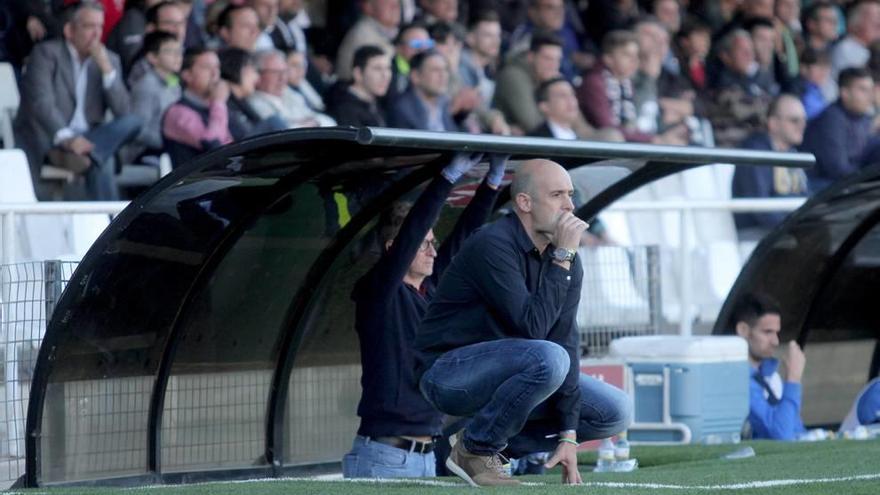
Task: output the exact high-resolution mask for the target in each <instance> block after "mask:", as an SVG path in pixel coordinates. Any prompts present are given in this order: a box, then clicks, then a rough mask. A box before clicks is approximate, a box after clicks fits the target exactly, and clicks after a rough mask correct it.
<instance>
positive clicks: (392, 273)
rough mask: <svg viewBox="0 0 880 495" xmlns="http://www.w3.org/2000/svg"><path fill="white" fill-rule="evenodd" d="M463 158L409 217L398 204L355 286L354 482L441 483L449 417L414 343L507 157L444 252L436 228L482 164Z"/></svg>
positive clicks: (350, 467) (488, 206) (349, 458)
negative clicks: (429, 390) (419, 370)
mask: <svg viewBox="0 0 880 495" xmlns="http://www.w3.org/2000/svg"><path fill="white" fill-rule="evenodd" d="M480 159H481V157H480V156H470V155H467V154H458V155H456V156H455V158H454V159H453V160H452V162H451V163H450V164H449V165H448V166H447V167H446V168H444V169H443V171H442V173H441V174H440V175H439V176H438V177H437V178H436V179H434V180H433V181H432V182H431V183H430V184H429V185H428V187H427V188H426V189H425V190H424V192H422V194H421V196H420V197H419V199H418V201H416V203H415V204H414V205H413V206H412V208H411V209H409V210H408V212H407V208H406V207H405V206H404V205H401V204H397V205H395V207H394V208H392V210H391V211H390V212H389V214H387V215H386V217H385V218H384V219H383V220H382V222H381V224H380V233H379V234H380V238H381V239H380V240H381V242H382V247H383V248H384V252H383V253H382V256H381V258H380V259H379V261H378V262H377V263H376V264H375V265H374V266H373V267H372V268H371V269H370V271H369V272H367V273H366V274H365V275H364V276H363V277H361V278H360V279H359V280H358V281H357V283H356V284H355V288H354V291H353V293H352V298H353V299H354V301H355V303H356V309H355V311H356V313H355V327H356V330H357V333H358V338H359V341H360V350H361V367H362V369H363V374H362V376H361V386H362V388H363V394H362V396H361V401H360V404H359V405H358V416H360V418H361V424H360V427H359V428H358V432H357V436H356V437H355V440H354V444H353V446H352V450H351V452H349V453H348V454H346V455H345V457H344V458H343V461H342V468H343V476H344V477H346V478H400V477H426V476H434V475H435V473H436V470H435V462H436V460H435V454H434V449H435V442H434V438H435V437H438V436H439V435H440V433H441V432H440V423H441V416H442V415H441V414H440V413H439V412H437V411H436V410H435V409H434V407H432V406H431V404H429V403H428V402H427V401H426V400H425V398H424V397H422V394H421V392H420V391H419V387H418V380H416V377H415V363H414V352H413V339H414V338H415V333H416V328H417V327H418V325H419V322H420V321H421V319H422V317H423V316H424V314H425V310H426V308H427V307H428V303H429V301H431V299H432V297H433V295H434V288H435V287H436V286H437V281H438V280H439V278H440V275H441V274H442V273H443V270H444V269H445V268H446V266H447V265H449V263H450V260H451V259H452V257H453V256H454V255H455V253H456V252H457V251H458V249H459V247H460V246H461V245H462V243H463V242H464V239H465V238H466V237H467V236H468V235H469V234H470V233H471V232H473V231H474V230H475V229H477V228H478V227H479V226H481V225H482V224H483V223H484V222H485V221H486V219H487V218H488V216H489V214H490V213H491V211H492V207H493V205H494V203H495V199H496V198H497V196H498V187H499V186H500V185H501V181H502V179H503V177H504V167H505V160H506V157H504V156H494V155H493V156H492V157H491V160H490V167H489V173H488V174H487V175H486V178H485V180H484V181H483V183H482V184H481V185H480V186H479V187H478V188H477V192H476V194H475V195H474V197H473V199H472V200H471V202H470V204H469V205H468V207H467V208H466V209H465V211H464V212H463V213H462V215H461V217H460V218H459V220H458V222H457V224H456V226H455V228H454V229H453V231H452V233H451V234H450V235H449V236H448V238H447V239H446V241H445V242H444V243H443V245H442V246H441V247H440V249H439V250H438V249H437V241H436V239H435V237H434V232H433V230H432V226H433V225H434V223H435V222H436V221H437V217H438V216H439V214H440V210H441V209H442V207H443V204H444V202H445V200H446V198H447V196H448V195H449V193H450V191H451V190H452V188H453V185H454V184H455V182H456V181H457V180H458V179H459V178H460V177H461V176H462V175H463V174H464V173H465V172H467V171H468V170H470V169H471V168H472V167H473V166H474V165H476V164H477V163H478V162H479V161H480Z"/></svg>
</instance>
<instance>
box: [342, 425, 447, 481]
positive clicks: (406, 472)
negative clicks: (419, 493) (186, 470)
mask: <svg viewBox="0 0 880 495" xmlns="http://www.w3.org/2000/svg"><path fill="white" fill-rule="evenodd" d="M436 463H437V461H436V460H435V459H434V453H433V452H431V453H429V454H419V453H417V452H410V451H407V450H403V449H398V448H397V447H392V446H390V445H385V444H384V443H379V442H374V441H372V440H370V438H369V437H363V436H360V435H358V436H356V437H355V438H354V443H353V444H352V446H351V452H349V453H347V454H345V457H343V458H342V476H343V477H344V478H419V477H434V476H435V474H436V470H435V465H436Z"/></svg>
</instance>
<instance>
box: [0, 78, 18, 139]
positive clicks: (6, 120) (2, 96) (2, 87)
mask: <svg viewBox="0 0 880 495" xmlns="http://www.w3.org/2000/svg"><path fill="white" fill-rule="evenodd" d="M20 101H21V98H20V95H19V94H18V83H17V82H16V80H15V70H13V68H12V65H11V64H9V63H8V62H0V137H2V138H3V147H4V148H6V149H11V148H14V147H15V135H14V133H13V132H12V121H13V119H15V114H16V113H17V112H18V105H19V103H20Z"/></svg>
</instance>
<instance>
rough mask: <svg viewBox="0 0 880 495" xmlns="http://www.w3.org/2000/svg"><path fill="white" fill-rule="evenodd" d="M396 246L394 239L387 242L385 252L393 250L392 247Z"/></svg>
mask: <svg viewBox="0 0 880 495" xmlns="http://www.w3.org/2000/svg"><path fill="white" fill-rule="evenodd" d="M392 244H394V239H388V240H387V241H385V251H388V250H389V249H391V245H392Z"/></svg>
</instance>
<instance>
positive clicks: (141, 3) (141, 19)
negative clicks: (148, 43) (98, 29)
mask: <svg viewBox="0 0 880 495" xmlns="http://www.w3.org/2000/svg"><path fill="white" fill-rule="evenodd" d="M158 3H162V0H134V1H128V2H125V11H124V12H123V13H122V18H120V20H119V22H118V23H116V26H114V27H113V29H112V30H111V31H110V35H109V36H107V43H106V44H107V48H109V49H110V50H112V51H113V52H114V53H116V54H117V55H119V58H120V59H121V60H122V68H123V69H124V70H125V73H126V74H128V69H129V67H131V64H132V62H134V58H135V56H136V55H137V54H138V52H139V51H140V49H141V44H142V43H143V40H144V33H145V32H146V28H147V18H146V11H147V9H149V8H150V7H152V6H154V5H156V4H158Z"/></svg>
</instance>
